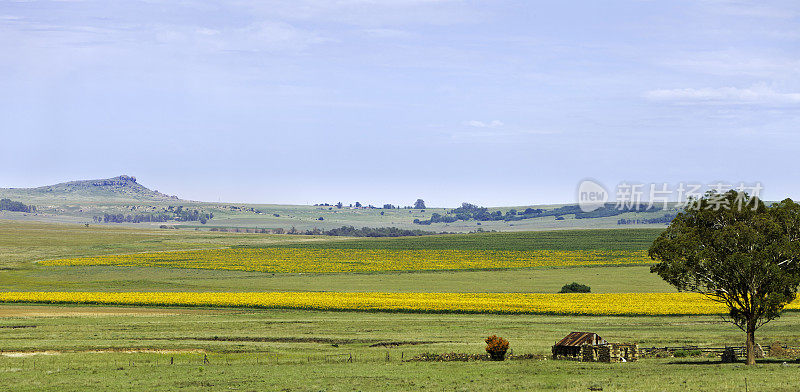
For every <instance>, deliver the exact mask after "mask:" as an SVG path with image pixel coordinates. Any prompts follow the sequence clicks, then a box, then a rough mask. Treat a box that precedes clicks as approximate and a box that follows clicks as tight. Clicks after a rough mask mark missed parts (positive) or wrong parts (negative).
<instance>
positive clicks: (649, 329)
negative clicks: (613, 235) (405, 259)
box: [0, 304, 800, 391]
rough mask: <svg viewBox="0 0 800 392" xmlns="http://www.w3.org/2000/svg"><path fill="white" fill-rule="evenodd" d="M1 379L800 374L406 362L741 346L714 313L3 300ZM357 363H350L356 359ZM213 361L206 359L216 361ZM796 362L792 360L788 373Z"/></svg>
mask: <svg viewBox="0 0 800 392" xmlns="http://www.w3.org/2000/svg"><path fill="white" fill-rule="evenodd" d="M0 330H2V331H3V333H2V335H0V346H2V347H3V349H2V353H0V382H2V383H3V385H4V387H5V388H8V389H11V390H85V389H123V390H126V389H130V388H132V387H135V388H137V389H149V390H175V389H212V390H287V391H311V390H313V391H318V390H386V389H395V390H398V389H399V390H467V391H470V390H501V391H505V390H558V391H562V390H566V391H586V390H588V388H589V387H602V388H603V390H604V391H664V390H715V391H740V390H744V386H745V379H746V380H747V381H746V382H747V385H748V388H749V390H771V391H791V390H796V385H797V384H796V383H797V380H796V375H797V372H798V370H800V365H798V363H796V362H794V361H793V359H792V358H769V359H767V360H764V361H762V362H761V364H760V365H758V366H755V367H752V368H745V367H744V366H743V365H742V364H721V363H719V361H718V359H717V358H711V357H701V358H665V359H642V360H640V361H638V362H635V363H618V364H603V363H581V362H567V361H553V360H541V359H535V360H516V361H505V362H440V363H430V362H403V361H402V360H404V359H408V358H411V357H413V356H415V355H418V354H421V353H429V352H430V353H447V352H459V353H471V354H480V353H482V352H483V351H484V350H483V348H484V343H483V341H482V340H483V338H485V337H486V336H488V335H491V334H497V335H500V336H504V337H506V338H507V339H508V340H509V341H510V342H511V349H512V350H513V351H514V354H525V353H531V354H540V355H547V354H548V353H549V349H550V346H551V345H552V344H553V342H554V341H556V340H558V339H560V338H561V337H563V336H564V335H566V334H567V333H569V332H571V331H576V330H578V331H593V332H596V333H598V334H600V335H601V336H602V337H604V338H606V339H607V340H610V341H615V342H622V341H624V342H638V343H639V344H640V346H641V347H646V346H667V345H669V346H676V345H700V346H723V345H726V344H729V345H740V344H741V340H742V336H740V333H738V330H736V329H735V328H732V327H731V326H730V325H728V324H726V323H724V322H723V321H722V320H721V319H719V318H718V317H707V316H694V317H561V316H532V315H453V314H441V315H439V314H436V315H432V314H396V313H388V314H387V313H358V312H313V311H289V310H255V309H248V310H242V309H182V308H126V307H90V306H59V307H56V306H46V305H24V304H16V305H0ZM757 338H758V341H759V342H760V343H762V344H769V343H771V342H772V341H775V340H779V341H781V342H784V343H788V344H790V345H797V344H800V314H797V313H789V314H786V315H785V316H784V317H782V318H781V319H779V320H776V321H774V322H772V323H770V324H767V326H765V327H763V328H762V329H761V330H760V331H759V334H758V335H757ZM350 358H352V362H350ZM206 360H207V362H206ZM784 362H786V364H783V363H784Z"/></svg>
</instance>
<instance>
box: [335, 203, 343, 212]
mask: <svg viewBox="0 0 800 392" xmlns="http://www.w3.org/2000/svg"><path fill="white" fill-rule="evenodd" d="M336 208H338V209H340V210H341V209H342V202H338V203H336Z"/></svg>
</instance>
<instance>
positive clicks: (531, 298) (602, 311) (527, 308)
mask: <svg viewBox="0 0 800 392" xmlns="http://www.w3.org/2000/svg"><path fill="white" fill-rule="evenodd" d="M0 302H30V303H49V304H53V303H63V304H107V305H155V306H205V307H233V308H238V307H243V308H266V309H307V310H336V311H341V310H361V311H385V312H418V313H497V314H559V315H571V314H572V315H593V316H622V315H639V316H665V315H713V314H719V315H722V314H725V308H724V307H723V306H722V305H721V304H718V303H716V302H713V301H710V300H708V299H706V298H705V297H703V296H701V295H699V294H694V293H615V294H523V293H327V292H305V293H297V292H294V293H291V292H272V293H214V292H210V293H165V292H148V293H137V292H128V293H113V292H110V293H109V292H105V293H97V292H94V293H91V292H8V293H0ZM787 310H800V304H790V305H789V306H787Z"/></svg>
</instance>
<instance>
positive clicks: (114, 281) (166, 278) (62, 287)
mask: <svg viewBox="0 0 800 392" xmlns="http://www.w3.org/2000/svg"><path fill="white" fill-rule="evenodd" d="M573 281H574V282H581V283H584V284H587V285H589V286H590V287H591V288H592V292H594V293H613V292H639V293H661V292H674V291H675V289H674V288H672V286H670V285H668V284H667V283H665V282H664V281H663V280H662V279H661V278H659V277H658V276H657V275H655V274H651V273H650V270H649V267H646V266H633V267H580V268H557V269H522V270H504V271H458V272H453V271H435V272H415V273H365V274H279V275H275V274H264V273H260V272H247V271H222V270H200V269H191V270H187V269H172V268H142V267H107V266H92V267H43V266H38V265H37V266H31V267H30V268H25V269H16V270H9V271H3V273H2V274H0V287H1V288H2V289H1V290H2V291H200V292H202V291H341V292H347V291H360V292H452V293H468V292H485V291H487V290H491V291H492V292H498V293H515V292H522V293H556V292H558V290H560V289H561V286H563V285H565V284H567V283H571V282H573ZM485 282H492V283H491V286H487V285H486V284H485Z"/></svg>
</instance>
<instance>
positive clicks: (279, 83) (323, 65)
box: [0, 0, 800, 206]
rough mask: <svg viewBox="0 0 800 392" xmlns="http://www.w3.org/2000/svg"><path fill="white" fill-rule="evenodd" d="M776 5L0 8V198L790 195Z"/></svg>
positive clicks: (780, 16) (793, 65)
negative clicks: (3, 193)
mask: <svg viewBox="0 0 800 392" xmlns="http://www.w3.org/2000/svg"><path fill="white" fill-rule="evenodd" d="M799 125H800V2H797V1H792V0H790V1H752V2H751V1H727V0H696V1H680V0H675V1H644V0H638V1H613V0H611V1H602V2H599V1H571V2H567V1H563V2H561V1H555V2H554V1H504V0H497V1H458V0H441V1H436V0H383V1H381V0H330V1H322V0H293V1H252V2H248V1H225V2H215V1H192V0H184V1H175V0H173V1H155V0H148V1H106V0H103V1H0V136H2V137H1V138H0V167H2V169H0V187H31V186H40V185H47V184H53V183H58V182H63V181H69V180H77V179H95V178H106V177H113V176H117V175H120V174H128V175H133V176H136V177H137V178H138V179H139V182H140V183H141V184H143V185H145V186H148V187H150V188H151V189H157V190H159V191H161V192H164V193H168V194H175V195H178V196H180V197H182V198H185V199H192V200H203V201H218V200H221V201H228V202H250V203H288V204H313V203H323V202H331V203H335V202H337V201H343V202H345V203H352V202H355V201H360V202H362V203H365V204H366V203H372V204H376V205H382V204H384V203H392V204H400V205H409V204H412V203H413V201H414V200H416V199H417V198H423V199H424V200H425V201H426V202H427V204H428V205H429V206H455V205H458V204H460V203H461V202H464V201H469V202H472V203H475V204H479V205H484V206H504V205H506V206H507V205H532V204H550V203H567V202H574V201H575V199H576V189H577V187H578V184H579V183H580V182H581V181H582V180H584V179H587V178H590V179H594V180H595V181H597V182H599V183H601V184H604V185H605V186H606V187H607V188H612V189H613V188H614V187H615V185H617V184H619V183H624V182H627V183H630V182H641V183H669V184H677V183H680V182H697V183H703V184H710V183H712V182H720V181H723V182H728V183H732V184H735V183H739V182H748V183H752V182H760V183H761V184H763V188H764V192H763V197H764V198H767V199H770V200H777V199H783V198H786V197H793V198H794V199H795V200H797V199H799V198H800V181H799V180H798V177H799V176H798V175H799V174H800V165H798V164H797V157H798V153H800V134H798V131H799V130H798V128H799V127H798V126H799Z"/></svg>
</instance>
